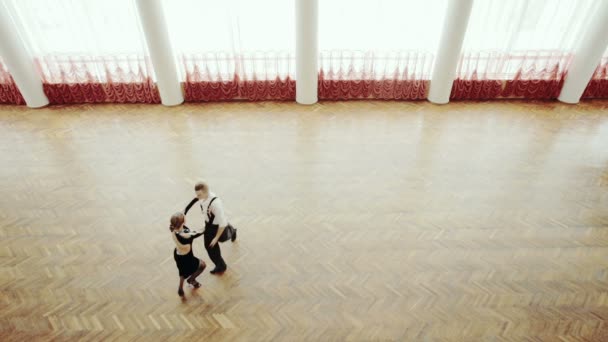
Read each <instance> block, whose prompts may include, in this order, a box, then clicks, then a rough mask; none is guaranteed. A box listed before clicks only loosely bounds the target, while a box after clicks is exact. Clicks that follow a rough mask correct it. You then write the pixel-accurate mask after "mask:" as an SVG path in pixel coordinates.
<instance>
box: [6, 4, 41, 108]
mask: <svg viewBox="0 0 608 342" xmlns="http://www.w3.org/2000/svg"><path fill="white" fill-rule="evenodd" d="M0 56H2V59H3V60H4V63H6V66H7V68H8V71H9V72H10V73H11V76H13V79H14V80H15V84H16V85H17V88H19V91H20V92H21V95H22V96H23V99H24V100H25V103H26V104H27V106H28V107H31V108H39V107H44V106H46V105H48V104H49V99H48V98H47V97H46V95H45V94H44V91H43V90H42V80H41V79H40V75H38V73H36V69H35V68H34V59H33V58H32V56H30V54H29V52H28V51H27V49H26V47H25V45H24V43H23V42H22V41H21V39H19V34H18V33H17V30H16V29H15V28H14V26H13V21H12V19H11V17H10V16H9V14H8V12H7V11H6V7H4V5H3V4H2V3H0Z"/></svg>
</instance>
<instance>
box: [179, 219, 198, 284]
mask: <svg viewBox="0 0 608 342" xmlns="http://www.w3.org/2000/svg"><path fill="white" fill-rule="evenodd" d="M183 232H184V233H189V232H190V230H189V229H188V228H187V227H185V228H184V230H183ZM173 234H175V237H176V238H177V241H179V243H180V244H182V245H190V252H188V254H185V255H180V254H177V248H175V249H174V250H173V259H175V264H176V265H177V269H178V270H179V276H180V277H184V278H187V277H189V276H191V275H192V273H194V272H196V270H197V269H198V266H199V264H200V260H199V259H198V258H197V257H195V256H194V253H192V241H193V240H194V239H196V238H197V237H199V236H201V235H203V233H196V234H192V235H189V237H184V236H182V235H180V234H179V232H173Z"/></svg>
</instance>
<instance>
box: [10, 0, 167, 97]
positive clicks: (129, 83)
mask: <svg viewBox="0 0 608 342" xmlns="http://www.w3.org/2000/svg"><path fill="white" fill-rule="evenodd" d="M5 3H6V7H7V8H8V11H9V14H10V15H11V17H12V19H13V21H14V22H15V24H16V26H17V28H18V30H19V35H20V36H21V38H22V39H23V40H24V41H25V42H26V43H27V45H28V49H29V50H30V52H31V54H32V55H33V56H34V62H35V64H36V66H37V68H38V72H39V73H40V76H41V77H42V80H43V83H44V90H45V93H46V94H47V96H48V97H49V100H50V101H51V102H52V103H75V102H159V100H160V99H159V96H158V91H157V89H156V87H155V85H154V83H153V82H152V79H153V72H152V68H151V65H150V63H149V62H148V58H147V52H146V45H145V41H144V38H143V35H142V32H141V30H140V27H139V22H138V19H137V13H136V9H135V4H134V2H133V0H103V1H99V0H96V1H79V0H53V1H46V0H6V2H5Z"/></svg>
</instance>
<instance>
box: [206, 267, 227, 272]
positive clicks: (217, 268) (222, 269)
mask: <svg viewBox="0 0 608 342" xmlns="http://www.w3.org/2000/svg"><path fill="white" fill-rule="evenodd" d="M226 268H228V267H226V266H224V267H223V268H219V267H217V266H216V267H215V268H214V269H212V270H211V272H209V273H211V274H222V273H224V272H226Z"/></svg>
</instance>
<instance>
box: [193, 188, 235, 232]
mask: <svg viewBox="0 0 608 342" xmlns="http://www.w3.org/2000/svg"><path fill="white" fill-rule="evenodd" d="M214 197H216V196H215V194H214V193H213V192H209V197H207V199H206V200H204V201H203V202H202V203H201V204H200V205H201V210H202V211H203V217H204V218H205V222H209V217H208V216H207V208H209V202H211V199H213V198H214ZM211 214H213V215H215V218H214V219H213V222H211V223H212V224H217V225H218V226H220V227H226V226H227V225H228V219H227V218H226V214H224V206H223V204H222V200H221V199H220V198H216V199H215V200H214V201H213V203H211Z"/></svg>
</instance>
